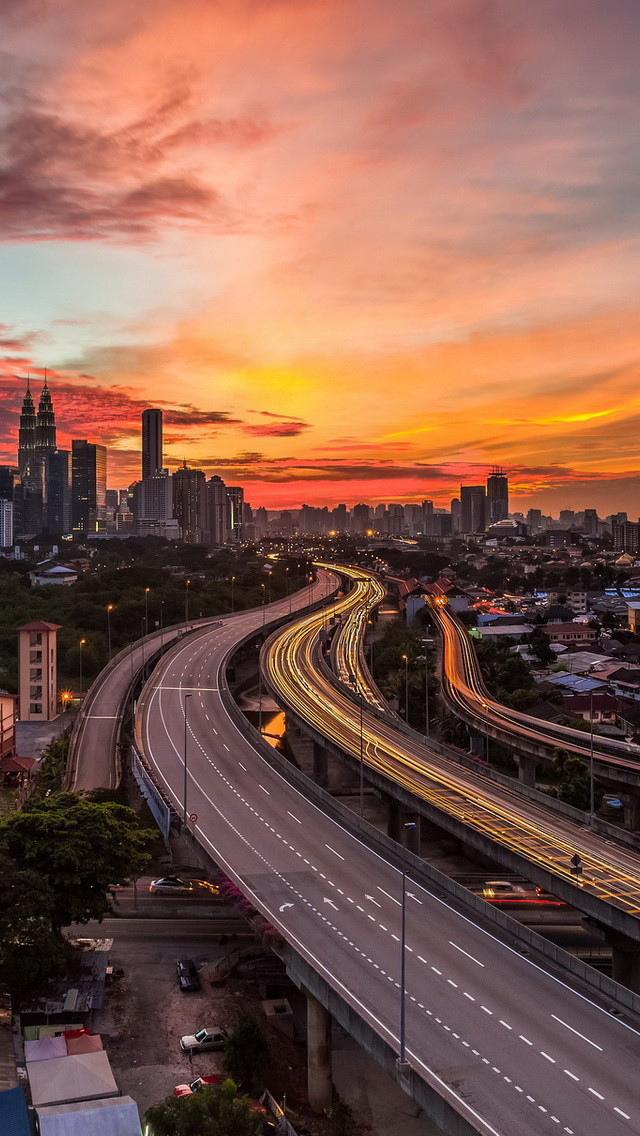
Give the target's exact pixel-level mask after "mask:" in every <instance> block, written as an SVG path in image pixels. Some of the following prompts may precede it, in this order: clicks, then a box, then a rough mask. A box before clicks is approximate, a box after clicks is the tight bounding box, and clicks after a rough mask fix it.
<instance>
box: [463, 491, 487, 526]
mask: <svg viewBox="0 0 640 1136" xmlns="http://www.w3.org/2000/svg"><path fill="white" fill-rule="evenodd" d="M485 506H486V494H485V489H484V485H461V486H460V531H461V532H463V533H481V532H484V530H485V528H486V507H485Z"/></svg>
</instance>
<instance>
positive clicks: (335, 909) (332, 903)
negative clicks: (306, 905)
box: [324, 895, 338, 911]
mask: <svg viewBox="0 0 640 1136" xmlns="http://www.w3.org/2000/svg"><path fill="white" fill-rule="evenodd" d="M324 902H325V903H328V904H329V907H332V908H333V910H334V911H337V910H338V908H337V907H336V905H335V903H334V902H333V900H332V899H328V898H327V896H326V895H325V897H324Z"/></svg>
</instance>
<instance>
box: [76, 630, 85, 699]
mask: <svg viewBox="0 0 640 1136" xmlns="http://www.w3.org/2000/svg"><path fill="white" fill-rule="evenodd" d="M86 641H87V640H86V639H81V640H80V642H79V643H78V646H79V648H80V694H82V648H83V647H84V645H85V643H86Z"/></svg>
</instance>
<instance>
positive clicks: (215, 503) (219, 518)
mask: <svg viewBox="0 0 640 1136" xmlns="http://www.w3.org/2000/svg"><path fill="white" fill-rule="evenodd" d="M206 527H207V540H208V542H209V544H224V543H225V541H226V539H227V537H228V535H229V504H228V501H227V487H226V485H225V483H224V481H223V480H222V478H221V477H218V475H217V474H214V475H213V477H210V478H209V480H208V481H207V526H206Z"/></svg>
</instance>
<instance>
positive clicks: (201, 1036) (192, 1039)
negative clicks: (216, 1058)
mask: <svg viewBox="0 0 640 1136" xmlns="http://www.w3.org/2000/svg"><path fill="white" fill-rule="evenodd" d="M228 1036H229V1035H228V1033H227V1031H226V1029H222V1027H221V1026H206V1027H205V1028H204V1029H199V1030H196V1032H195V1033H187V1034H185V1035H184V1037H181V1038H180V1048H181V1049H182V1051H183V1052H184V1053H211V1052H212V1051H213V1050H214V1049H224V1046H225V1042H226V1040H227V1038H228Z"/></svg>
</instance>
